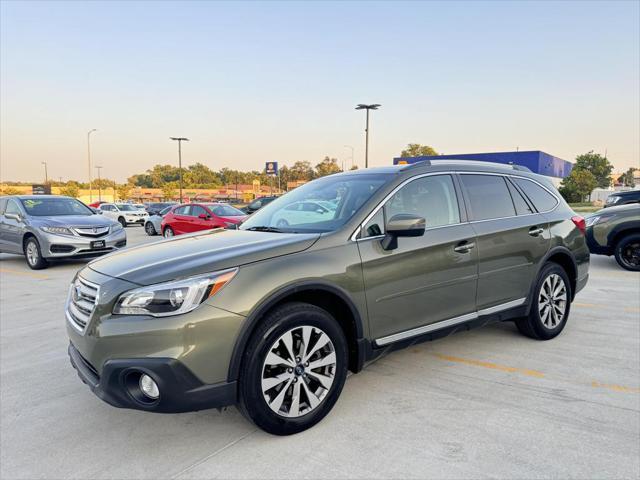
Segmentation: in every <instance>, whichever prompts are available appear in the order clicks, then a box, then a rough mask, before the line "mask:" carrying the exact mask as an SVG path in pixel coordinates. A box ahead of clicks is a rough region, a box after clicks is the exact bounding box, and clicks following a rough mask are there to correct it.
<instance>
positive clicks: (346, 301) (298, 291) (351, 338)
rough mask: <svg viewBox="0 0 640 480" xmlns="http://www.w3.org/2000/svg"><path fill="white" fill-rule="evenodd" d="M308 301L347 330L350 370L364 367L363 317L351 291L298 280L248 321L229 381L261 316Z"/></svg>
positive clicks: (258, 310)
mask: <svg viewBox="0 0 640 480" xmlns="http://www.w3.org/2000/svg"><path fill="white" fill-rule="evenodd" d="M294 301H295V302H304V303H309V304H311V305H315V306H317V307H320V308H322V309H324V310H326V311H328V312H329V313H330V314H331V315H332V316H333V317H334V318H335V319H336V321H337V322H338V324H339V325H340V327H341V328H342V329H343V331H344V332H345V336H346V337H347V343H348V347H349V370H351V371H352V372H354V373H356V372H359V371H360V370H362V366H363V364H364V360H365V355H366V351H367V350H366V342H365V341H364V328H363V323H362V317H361V315H360V312H359V311H358V309H357V307H356V306H355V304H354V303H353V301H352V300H351V298H350V296H349V294H348V293H347V292H345V291H344V290H343V289H342V288H340V287H338V286H337V285H334V284H331V283H328V282H324V281H312V282H303V283H297V284H294V285H289V286H286V287H284V288H282V289H280V290H278V291H277V292H276V293H275V294H272V295H269V297H268V298H267V299H266V300H264V301H263V302H262V303H260V304H259V305H258V306H257V307H256V308H254V309H253V311H252V312H251V313H250V314H249V316H248V317H247V319H246V321H245V322H244V324H243V326H242V329H241V330H240V334H239V335H238V339H237V340H236V343H235V345H234V347H233V353H232V355H231V362H230V364H229V372H228V381H235V380H237V378H238V375H239V373H240V367H241V365H242V360H243V356H244V352H245V349H246V346H247V344H248V343H249V340H250V338H251V336H252V335H253V333H254V331H255V330H256V327H257V326H258V324H259V322H260V319H262V318H263V317H264V316H265V315H266V314H267V313H268V312H270V311H271V310H273V309H274V308H276V307H278V306H279V305H282V304H284V303H288V302H294Z"/></svg>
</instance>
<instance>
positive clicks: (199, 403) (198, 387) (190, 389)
mask: <svg viewBox="0 0 640 480" xmlns="http://www.w3.org/2000/svg"><path fill="white" fill-rule="evenodd" d="M69 359H70V361H71V365H72V366H73V368H75V369H76V371H77V372H78V376H79V377H80V379H81V380H82V381H83V382H84V383H85V384H87V385H88V386H89V388H90V389H91V391H92V392H93V393H94V394H95V395H96V396H97V397H98V398H100V399H101V400H103V401H105V402H107V403H108V404H110V405H113V406H114V407H118V408H130V409H135V410H144V411H150V412H159V413H179V412H191V411H196V410H205V409H208V408H221V407H225V406H228V405H233V404H235V403H236V399H237V394H236V392H237V388H236V387H237V385H236V382H222V383H216V384H205V383H202V382H201V381H200V380H198V378H197V377H196V376H195V375H194V374H193V373H192V372H191V371H190V370H189V369H188V368H187V367H186V366H184V364H182V363H181V362H180V361H178V360H175V359H172V358H140V359H114V360H107V361H106V362H105V363H104V365H103V367H102V374H101V375H99V374H98V371H97V370H96V369H95V368H94V367H93V366H92V365H91V364H90V363H89V362H88V361H87V360H85V359H84V358H83V357H82V355H81V354H80V352H79V351H78V350H77V349H76V348H75V347H74V345H73V344H72V343H69ZM141 373H145V374H147V375H149V376H150V377H151V378H153V379H154V381H155V382H156V383H157V385H158V389H159V391H160V397H159V398H158V399H157V400H156V401H144V400H142V399H141V396H140V395H138V394H137V391H136V385H137V384H136V382H135V379H136V376H139V375H140V374H141ZM132 379H133V380H134V381H132Z"/></svg>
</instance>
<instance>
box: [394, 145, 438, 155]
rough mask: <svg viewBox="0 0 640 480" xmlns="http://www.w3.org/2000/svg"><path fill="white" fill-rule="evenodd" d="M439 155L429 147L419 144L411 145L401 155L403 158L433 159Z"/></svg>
mask: <svg viewBox="0 0 640 480" xmlns="http://www.w3.org/2000/svg"><path fill="white" fill-rule="evenodd" d="M434 155H438V152H436V151H435V150H434V148H433V147H430V146H429V145H420V144H419V143H410V144H409V145H407V148H405V149H404V150H402V152H401V153H400V156H401V157H431V156H434Z"/></svg>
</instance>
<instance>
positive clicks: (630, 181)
mask: <svg viewBox="0 0 640 480" xmlns="http://www.w3.org/2000/svg"><path fill="white" fill-rule="evenodd" d="M636 170H638V169H637V168H633V167H632V168H630V169H629V170H627V171H626V172H625V173H623V174H622V175H620V176H619V177H618V183H620V184H622V185H624V186H625V187H631V188H633V187H635V186H636V181H635V180H634V178H633V173H634V172H635V171H636Z"/></svg>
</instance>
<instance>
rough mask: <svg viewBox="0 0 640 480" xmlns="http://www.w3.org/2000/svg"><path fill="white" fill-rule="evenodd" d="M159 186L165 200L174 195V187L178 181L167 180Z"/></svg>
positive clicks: (171, 198)
mask: <svg viewBox="0 0 640 480" xmlns="http://www.w3.org/2000/svg"><path fill="white" fill-rule="evenodd" d="M160 188H161V189H162V197H163V198H164V199H165V200H173V199H174V198H175V196H176V189H177V188H178V183H177V182H167V183H165V184H163V185H162V186H161V187H160Z"/></svg>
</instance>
